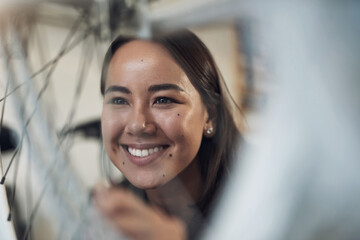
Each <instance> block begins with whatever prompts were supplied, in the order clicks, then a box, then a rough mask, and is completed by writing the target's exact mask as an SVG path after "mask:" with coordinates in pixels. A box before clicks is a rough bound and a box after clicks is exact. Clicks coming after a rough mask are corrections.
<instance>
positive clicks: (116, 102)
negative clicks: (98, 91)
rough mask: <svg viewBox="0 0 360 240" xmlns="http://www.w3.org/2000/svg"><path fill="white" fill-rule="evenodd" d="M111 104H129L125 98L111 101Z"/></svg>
mask: <svg viewBox="0 0 360 240" xmlns="http://www.w3.org/2000/svg"><path fill="white" fill-rule="evenodd" d="M111 103H112V104H115V105H125V104H128V103H127V101H126V100H125V99H123V98H113V99H111Z"/></svg>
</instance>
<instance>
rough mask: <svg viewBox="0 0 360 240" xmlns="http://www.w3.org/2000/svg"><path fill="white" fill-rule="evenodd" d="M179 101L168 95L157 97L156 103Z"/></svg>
mask: <svg viewBox="0 0 360 240" xmlns="http://www.w3.org/2000/svg"><path fill="white" fill-rule="evenodd" d="M170 103H177V102H176V101H175V100H174V99H172V98H168V97H158V98H156V99H155V102H154V104H170Z"/></svg>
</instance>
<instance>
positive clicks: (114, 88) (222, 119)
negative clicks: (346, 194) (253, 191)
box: [95, 30, 240, 239]
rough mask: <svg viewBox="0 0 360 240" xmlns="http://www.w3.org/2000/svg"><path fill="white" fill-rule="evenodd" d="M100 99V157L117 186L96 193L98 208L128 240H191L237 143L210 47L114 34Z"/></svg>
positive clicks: (185, 38) (181, 39) (189, 39)
mask: <svg viewBox="0 0 360 240" xmlns="http://www.w3.org/2000/svg"><path fill="white" fill-rule="evenodd" d="M101 93H102V94H103V96H104V105H103V112H102V118H101V120H102V134H103V141H104V146H105V150H106V152H107V154H108V156H109V158H110V159H111V161H112V162H113V163H114V165H115V166H116V167H117V168H118V169H119V170H120V171H121V172H122V174H123V175H124V177H125V180H124V182H123V183H121V184H120V187H119V186H113V187H110V188H103V187H98V188H97V189H96V191H95V202H96V204H97V206H98V207H99V209H100V211H101V212H102V213H103V214H104V215H105V217H106V218H107V219H108V220H109V222H110V223H111V224H112V225H113V226H114V227H115V228H116V229H118V230H119V231H120V232H122V233H123V234H125V235H126V236H128V237H129V238H130V239H191V238H195V236H197V234H198V233H199V232H200V231H199V230H200V229H201V227H202V226H203V225H204V223H205V222H206V219H207V218H208V217H209V214H210V212H211V207H212V205H213V203H214V200H215V199H216V197H217V196H218V193H219V190H220V186H221V184H222V183H223V182H224V180H225V179H226V177H227V176H228V174H229V166H230V164H231V159H232V157H233V155H234V153H235V148H236V146H237V142H238V139H239V137H240V133H239V131H238V129H237V128H236V126H235V124H234V120H233V118H232V115H231V113H230V110H229V103H228V102H227V98H226V97H225V96H226V94H227V93H226V91H225V90H224V89H223V83H222V82H221V76H220V74H219V72H218V70H217V66H216V64H215V62H214V60H213V58H212V56H211V54H210V52H209V50H208V49H207V48H206V46H205V45H204V44H203V43H202V42H201V41H200V40H199V38H198V37H196V36H195V35H194V34H193V33H191V32H190V31H187V30H183V31H178V32H175V33H170V34H167V35H161V36H155V37H154V38H153V39H151V40H139V39H133V38H125V37H118V38H117V39H116V40H115V41H114V42H113V43H112V44H111V46H110V47H109V49H108V52H107V53H106V56H105V60H104V65H103V70H102V78H101ZM121 186H122V187H121Z"/></svg>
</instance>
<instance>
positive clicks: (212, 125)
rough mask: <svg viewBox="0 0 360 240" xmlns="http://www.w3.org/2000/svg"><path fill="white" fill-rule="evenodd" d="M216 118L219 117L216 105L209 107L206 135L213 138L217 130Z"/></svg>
mask: <svg viewBox="0 0 360 240" xmlns="http://www.w3.org/2000/svg"><path fill="white" fill-rule="evenodd" d="M216 119H217V115H216V110H215V107H212V108H209V109H208V118H207V120H206V124H205V127H204V136H205V137H208V138H211V137H212V136H214V134H215V130H216Z"/></svg>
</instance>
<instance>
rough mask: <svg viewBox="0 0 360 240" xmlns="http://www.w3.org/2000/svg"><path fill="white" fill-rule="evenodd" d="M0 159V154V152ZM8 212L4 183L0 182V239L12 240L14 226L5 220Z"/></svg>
mask: <svg viewBox="0 0 360 240" xmlns="http://www.w3.org/2000/svg"><path fill="white" fill-rule="evenodd" d="M0 160H1V154H0ZM0 173H1V175H2V174H3V170H2V166H1V163H0ZM8 214H9V207H8V203H7V198H6V190H5V185H3V184H0V229H1V231H0V239H4V240H5V239H6V240H13V239H16V237H15V231H14V227H13V225H12V222H9V221H7V220H6V219H7V217H6V216H7V215H8Z"/></svg>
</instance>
